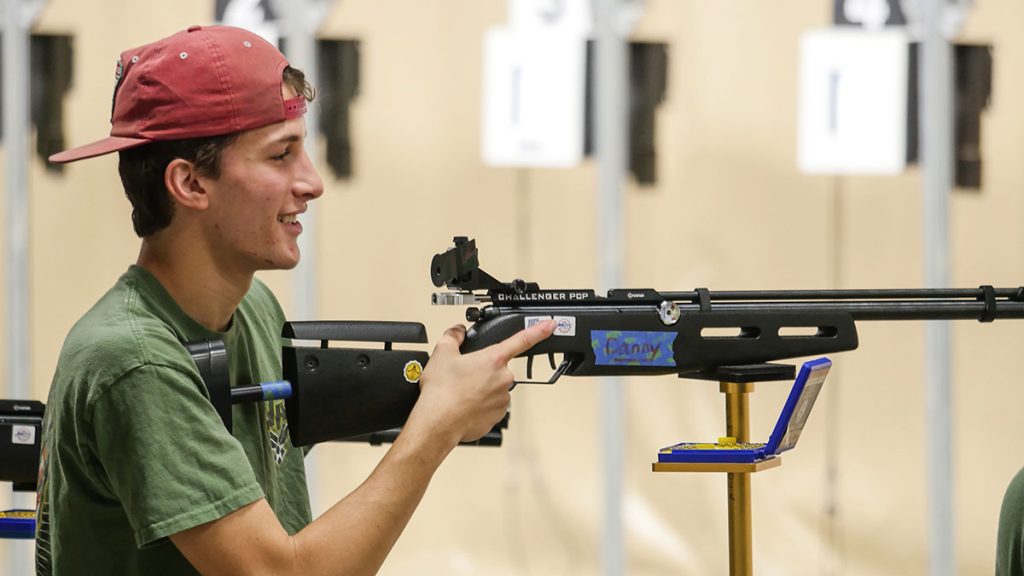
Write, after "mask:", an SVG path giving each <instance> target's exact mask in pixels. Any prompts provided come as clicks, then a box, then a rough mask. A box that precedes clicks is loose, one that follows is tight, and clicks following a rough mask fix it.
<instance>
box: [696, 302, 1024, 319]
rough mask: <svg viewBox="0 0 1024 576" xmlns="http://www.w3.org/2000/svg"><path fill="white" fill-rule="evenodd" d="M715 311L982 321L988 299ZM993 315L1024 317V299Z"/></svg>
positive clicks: (754, 305) (752, 305)
mask: <svg viewBox="0 0 1024 576" xmlns="http://www.w3.org/2000/svg"><path fill="white" fill-rule="evenodd" d="M679 308H680V311H681V312H683V313H687V312H693V313H698V312H699V310H700V307H699V306H698V305H696V304H684V305H682V306H680V307H679ZM711 310H712V311H719V312H750V313H756V312H765V313H780V312H784V313H813V312H817V313H821V312H825V313H828V312H841V313H848V314H850V316H852V317H853V319H854V320H981V319H982V318H983V317H984V316H985V314H986V305H985V303H984V302H976V301H966V300H887V301H838V302H820V301H803V302H786V301H782V302H768V301H766V302H726V303H719V304H716V303H714V302H712V303H711ZM991 318H993V319H994V318H1024V302H1010V301H1005V300H1003V301H998V300H997V301H996V303H995V308H994V310H992V311H991Z"/></svg>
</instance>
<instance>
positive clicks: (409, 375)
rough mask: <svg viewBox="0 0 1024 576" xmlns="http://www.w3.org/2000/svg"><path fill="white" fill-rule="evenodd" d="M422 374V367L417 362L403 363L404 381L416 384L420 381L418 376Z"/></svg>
mask: <svg viewBox="0 0 1024 576" xmlns="http://www.w3.org/2000/svg"><path fill="white" fill-rule="evenodd" d="M422 374H423V365H422V364H420V362H419V360H410V361H408V362H406V363H405V381H406V382H409V383H412V384H416V383H417V382H419V381H420V375H422Z"/></svg>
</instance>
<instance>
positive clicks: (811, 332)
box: [430, 236, 1024, 384]
mask: <svg viewBox="0 0 1024 576" xmlns="http://www.w3.org/2000/svg"><path fill="white" fill-rule="evenodd" d="M430 275H431V279H432V280H433V283H434V286H437V287H441V286H446V287H447V288H448V289H449V290H450V291H449V292H440V293H435V294H434V295H433V304H435V305H470V306H471V307H470V308H468V309H467V310H466V320H467V321H469V322H472V323H473V324H472V326H471V327H470V328H469V330H468V331H467V332H466V339H465V341H464V342H463V344H462V352H463V353H467V352H473V351H475V350H480V349H482V348H485V347H487V346H489V345H491V344H494V343H496V342H500V341H502V340H504V339H506V338H508V337H509V336H512V335H513V334H515V333H516V332H518V331H519V330H522V329H523V328H526V327H528V326H530V325H531V324H533V323H535V322H538V321H541V320H543V319H548V318H553V319H555V320H556V321H557V328H556V329H555V332H554V334H553V335H552V336H551V337H550V338H548V339H547V340H545V341H543V342H541V343H539V344H537V345H536V346H534V347H533V348H531V349H529V350H527V351H526V352H524V353H522V354H521V356H525V357H526V358H527V379H528V380H529V379H531V378H532V368H533V358H534V357H535V356H537V355H546V356H548V357H549V358H550V361H551V367H552V369H554V373H553V374H552V375H551V377H550V378H549V379H548V380H547V381H541V382H532V381H526V382H517V383H530V384H553V383H554V382H555V381H557V380H558V379H559V378H560V377H561V376H563V375H567V376H628V375H640V376H653V375H658V374H678V375H679V377H681V378H699V379H719V380H720V379H722V376H723V375H728V374H730V373H734V372H735V369H736V368H737V367H752V366H754V365H763V364H764V363H767V362H772V361H775V360H783V359H787V358H799V357H804V356H817V355H823V354H828V353H832V352H842V351H846V350H853V349H855V348H857V344H858V340H857V326H856V321H859V320H978V321H980V322H991V321H993V320H995V319H997V318H999V319H1002V318H1024V288H1019V287H1018V288H993V287H991V286H981V287H979V288H969V289H909V290H893V289H888V290H750V291H714V292H713V291H710V290H708V289H706V288H697V289H696V290H692V291H688V292H661V291H656V290H653V289H649V288H643V289H618V288H617V289H613V290H609V291H608V294H607V296H599V295H597V294H595V293H594V291H593V290H590V289H570V290H542V289H541V288H540V286H539V285H538V284H536V283H533V282H526V281H523V280H514V281H512V282H500V281H498V280H496V279H495V278H493V277H492V276H490V275H489V274H487V273H486V272H484V271H483V270H481V269H480V261H479V253H478V251H477V248H476V241H475V240H471V239H469V238H467V237H461V236H456V237H455V239H454V246H452V247H451V248H450V249H448V250H447V251H445V252H443V253H441V254H437V255H435V256H434V258H433V260H432V261H431V266H430ZM475 304H486V306H484V307H482V308H481V307H477V306H474V305H475ZM555 354H561V361H560V363H559V364H558V365H557V367H556V365H555V360H554V355H555Z"/></svg>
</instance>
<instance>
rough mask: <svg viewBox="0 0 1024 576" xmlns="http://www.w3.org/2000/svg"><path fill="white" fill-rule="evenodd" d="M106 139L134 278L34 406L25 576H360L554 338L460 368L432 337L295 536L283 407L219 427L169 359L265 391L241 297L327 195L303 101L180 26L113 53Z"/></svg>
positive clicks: (247, 45) (444, 342) (121, 286)
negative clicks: (210, 362)
mask: <svg viewBox="0 0 1024 576" xmlns="http://www.w3.org/2000/svg"><path fill="white" fill-rule="evenodd" d="M116 78H117V84H116V87H115V92H114V107H113V114H112V120H111V122H112V128H111V131H110V137H109V138H105V139H103V140H100V141H98V142H95V143H93V144H89V145H86V146H83V147H80V148H76V149H72V150H69V151H66V152H62V153H60V154H57V155H55V156H54V157H53V158H51V160H52V161H54V162H70V161H74V160H80V159H83V158H89V157H92V156H97V155H100V154H107V153H110V152H115V151H117V152H119V153H120V166H119V170H120V173H121V179H122V182H123V184H124V187H125V194H126V195H127V196H128V198H129V200H130V201H131V203H132V206H133V214H132V221H133V225H134V227H135V230H136V232H137V233H138V234H139V236H141V237H142V248H141V250H140V253H139V258H138V262H137V263H136V265H134V266H132V267H130V268H129V270H128V271H127V272H126V273H125V274H124V275H123V276H122V277H121V278H120V279H119V280H118V282H117V283H116V284H115V285H114V287H113V288H112V289H111V290H110V292H108V293H107V294H106V295H105V296H104V297H103V298H102V299H101V300H100V301H99V302H98V303H97V304H96V305H95V306H94V307H93V308H92V309H91V310H90V311H89V312H88V313H87V314H86V315H85V316H84V317H83V318H82V319H81V320H80V321H79V322H78V323H77V324H76V325H75V327H74V328H73V329H72V331H71V333H70V334H69V335H68V338H67V340H66V342H65V344H64V348H63V350H62V352H61V356H60V360H59V363H58V367H57V371H56V374H55V376H54V380H53V385H52V388H51V391H50V397H49V403H48V406H47V414H46V424H45V430H44V441H43V463H42V466H41V478H40V488H39V511H38V512H39V514H38V518H39V528H38V534H37V570H38V573H39V574H57V575H60V576H63V575H74V574H89V575H95V574H146V575H155V574H188V573H195V572H196V571H198V572H200V573H202V574H277V575H287V574H303V575H306V576H309V575H313V574H372V573H374V572H376V571H377V569H378V568H379V567H380V565H381V563H382V562H383V561H384V558H385V556H386V555H387V553H388V551H389V550H390V549H391V546H392V545H393V544H394V542H395V540H396V539H397V538H398V536H399V534H400V533H401V531H402V530H403V528H404V527H405V525H406V523H407V522H408V520H409V518H410V516H411V515H412V513H413V510H414V509H415V508H416V506H417V504H418V503H419V501H420V499H421V497H422V496H423V493H424V491H425V490H426V487H427V484H428V483H429V481H430V478H431V476H432V475H433V473H434V471H435V470H436V469H437V467H438V466H439V465H440V463H441V462H442V461H443V460H444V459H445V457H446V456H447V454H448V453H449V452H450V451H451V450H452V449H453V448H454V447H455V446H456V445H457V444H458V443H459V442H460V441H464V440H471V439H475V438H478V437H480V436H482V435H483V434H485V433H486V432H487V431H488V430H490V428H491V427H492V426H493V425H494V424H495V423H496V422H497V421H498V420H499V419H500V418H501V417H502V416H503V415H504V413H505V410H506V407H507V406H508V402H509V393H508V388H509V386H510V384H511V381H512V375H511V373H510V372H509V370H508V367H507V364H508V361H509V360H510V359H511V358H512V357H514V356H515V355H516V354H518V353H520V352H522V351H524V350H526V349H528V348H530V347H531V346H533V345H534V344H536V343H537V342H539V341H540V340H542V339H543V338H546V337H547V336H549V335H550V333H551V330H552V328H553V326H552V323H550V322H549V323H545V324H543V325H539V326H536V327H533V328H531V329H529V330H525V331H523V332H520V333H519V334H518V335H516V336H515V337H513V338H511V339H510V340H508V341H506V342H503V343H500V344H497V345H495V346H493V347H491V348H489V349H486V350H483V351H481V352H478V353H474V354H467V355H461V354H460V353H459V345H460V343H461V342H462V339H463V336H464V328H463V327H462V326H455V327H452V328H450V329H449V330H448V331H447V332H445V334H444V335H443V336H442V337H441V339H440V340H439V342H438V343H437V347H436V348H435V350H434V353H433V355H432V356H431V360H430V363H429V364H428V366H427V369H426V370H425V371H424V373H423V377H422V380H421V394H420V398H419V401H418V402H417V404H416V406H415V408H414V409H413V411H412V414H411V415H410V417H409V420H408V422H407V423H406V425H405V427H404V431H403V433H402V434H401V435H400V436H399V438H398V439H397V441H396V442H395V443H394V445H393V446H392V447H391V449H390V450H389V451H388V452H387V454H386V455H385V456H384V458H383V460H382V461H381V462H380V464H379V465H378V466H377V468H376V469H375V470H374V471H373V473H372V474H371V475H370V477H369V478H368V479H367V480H366V482H365V483H363V484H362V485H361V486H360V487H359V488H358V489H356V490H355V491H354V492H353V493H352V494H350V495H349V496H348V497H346V498H345V499H344V500H342V501H341V502H339V503H337V504H336V505H335V506H334V507H333V508H331V509H330V510H328V511H327V512H326V513H325V514H324V515H323V516H322V517H320V518H318V519H317V520H316V521H311V518H310V511H309V504H308V496H307V493H306V484H305V473H304V469H303V463H302V451H301V450H298V449H295V448H293V447H292V446H291V443H290V442H289V441H288V440H287V425H286V423H285V422H284V421H283V410H281V406H280V404H276V405H275V404H272V403H261V404H250V405H246V406H236V407H235V408H234V412H233V418H234V427H233V428H234V435H232V434H230V433H229V432H228V431H227V430H226V429H225V427H224V426H223V424H222V423H221V421H220V419H219V417H218V415H217V413H216V411H215V409H214V407H213V406H212V405H211V404H210V401H209V398H208V394H207V392H206V388H205V386H204V384H203V382H202V380H201V378H200V376H199V373H198V371H197V369H196V367H195V365H194V363H193V362H192V360H191V357H190V356H189V354H188V352H187V351H186V349H185V348H184V346H183V343H184V342H188V341H194V340H199V339H203V338H222V339H224V340H225V342H226V344H227V348H228V354H229V364H230V367H231V382H232V385H246V384H249V383H254V382H260V381H269V380H276V379H280V371H281V367H280V332H281V327H282V324H283V322H284V317H283V313H282V312H281V309H280V306H279V305H278V303H277V301H276V300H275V299H274V297H273V295H272V294H271V293H270V292H269V290H267V288H266V286H264V285H263V284H262V283H260V282H259V281H258V280H255V279H254V277H253V275H254V273H255V272H256V271H257V270H262V269H286V268H292V267H294V266H295V265H296V264H297V263H298V261H299V249H298V245H297V237H298V236H299V234H301V233H302V226H301V224H299V222H298V216H299V215H300V214H302V213H303V212H304V211H305V210H306V206H307V204H308V203H309V202H311V201H313V200H315V199H316V198H317V197H319V196H320V194H321V193H322V192H323V183H322V182H321V180H320V177H319V176H318V175H317V173H316V170H315V169H314V167H313V165H312V162H311V161H310V159H309V158H308V157H307V155H306V153H305V150H304V147H303V143H304V137H305V124H304V120H303V116H302V115H303V113H304V112H305V106H306V102H307V100H310V99H311V97H312V92H311V90H310V88H309V86H308V85H307V84H306V82H305V80H304V79H303V76H302V74H301V72H298V71H297V70H294V69H292V68H290V67H289V66H288V64H287V62H286V60H285V58H284V56H283V55H281V53H280V52H278V50H277V49H276V48H274V47H273V46H272V45H270V44H268V43H266V42H265V41H263V40H262V39H260V38H259V37H258V36H256V35H254V34H251V33H249V32H247V31H244V30H240V29H237V28H229V27H218V26H214V27H199V26H193V27H192V28H189V29H188V30H187V31H183V32H180V33H178V34H175V35H173V36H170V37H168V38H165V39H163V40H160V41H157V42H155V43H153V44H149V45H146V46H142V47H140V48H137V49H134V50H128V51H126V52H124V53H123V54H122V55H121V58H120V60H119V61H118V65H117V74H116Z"/></svg>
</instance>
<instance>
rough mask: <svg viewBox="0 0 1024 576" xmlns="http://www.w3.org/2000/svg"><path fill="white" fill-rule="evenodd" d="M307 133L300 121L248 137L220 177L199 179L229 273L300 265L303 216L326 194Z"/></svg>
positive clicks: (217, 255)
mask: <svg viewBox="0 0 1024 576" xmlns="http://www.w3.org/2000/svg"><path fill="white" fill-rule="evenodd" d="M284 92H285V97H286V98H288V97H290V96H292V95H294V93H293V92H292V93H290V92H291V90H289V89H288V88H286V89H285V90H284ZM305 132H306V124H305V120H304V119H303V118H301V117H300V118H295V119H292V120H286V121H284V122H279V123H277V124H272V125H270V126H265V127H263V128H258V129H255V130H251V131H248V132H245V133H242V134H241V135H240V136H239V137H238V139H237V140H236V141H235V142H234V143H232V144H231V145H230V146H228V147H227V148H225V149H224V150H223V151H222V152H221V158H220V174H219V177H218V178H216V179H211V178H204V177H200V178H199V181H200V183H201V185H202V186H203V188H204V189H205V190H206V192H207V194H208V198H209V206H208V209H207V210H205V211H204V214H203V215H202V218H203V219H204V220H205V221H206V224H207V225H206V226H205V227H204V228H205V230H206V234H207V240H208V242H207V245H208V246H209V248H210V250H211V252H212V254H213V257H214V260H215V261H216V262H217V264H218V266H220V267H221V268H222V269H223V270H224V271H227V270H234V271H236V272H239V273H242V274H251V273H252V272H255V271H256V270H269V269H290V268H294V267H295V266H296V265H297V264H298V263H299V246H298V237H299V234H301V233H302V224H300V223H299V221H298V219H299V215H300V214H302V213H303V212H305V211H306V206H307V204H308V203H309V202H310V201H312V200H314V199H316V198H317V197H319V196H320V195H321V194H322V193H323V181H322V180H321V179H320V176H319V175H318V174H317V172H316V169H315V168H314V167H313V163H312V161H311V160H310V158H309V156H308V155H307V154H306V151H305V148H304V143H305Z"/></svg>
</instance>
